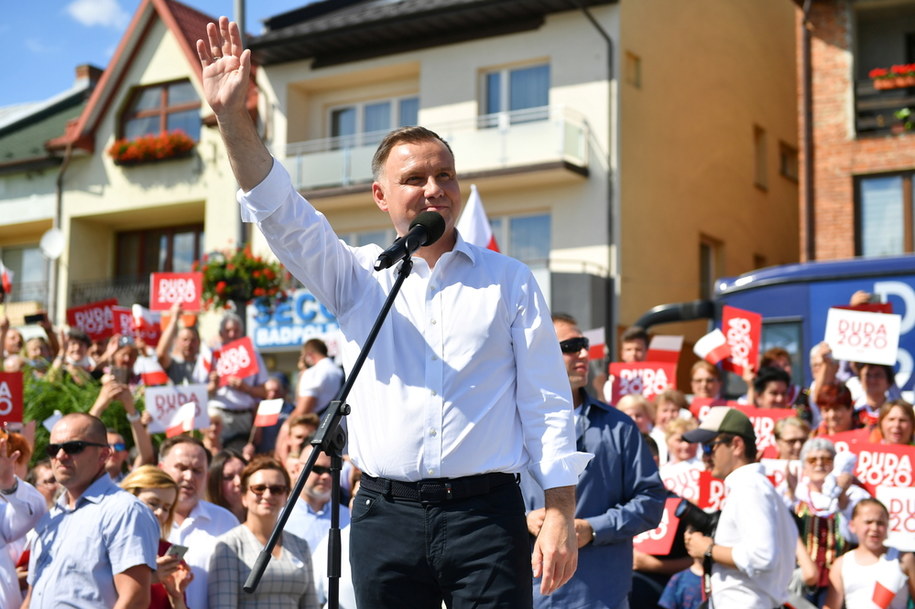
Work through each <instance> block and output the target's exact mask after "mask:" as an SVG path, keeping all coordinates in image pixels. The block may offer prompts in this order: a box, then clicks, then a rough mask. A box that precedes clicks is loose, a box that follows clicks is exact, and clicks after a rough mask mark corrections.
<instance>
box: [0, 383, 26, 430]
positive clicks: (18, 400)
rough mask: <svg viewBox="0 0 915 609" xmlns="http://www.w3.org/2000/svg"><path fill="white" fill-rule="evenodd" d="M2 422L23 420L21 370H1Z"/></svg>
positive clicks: (0, 398) (0, 413) (0, 417)
mask: <svg viewBox="0 0 915 609" xmlns="http://www.w3.org/2000/svg"><path fill="white" fill-rule="evenodd" d="M0 422H2V423H21V422H22V373H21V372H0Z"/></svg>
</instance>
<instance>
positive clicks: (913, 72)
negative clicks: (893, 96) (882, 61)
mask: <svg viewBox="0 0 915 609" xmlns="http://www.w3.org/2000/svg"><path fill="white" fill-rule="evenodd" d="M868 76H869V77H870V78H871V80H873V81H874V88H875V89H878V90H886V89H899V88H902V87H915V63H907V64H895V65H892V66H890V67H889V68H874V69H873V70H871V71H870V72H869V73H868Z"/></svg>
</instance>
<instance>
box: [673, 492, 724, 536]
mask: <svg viewBox="0 0 915 609" xmlns="http://www.w3.org/2000/svg"><path fill="white" fill-rule="evenodd" d="M674 514H676V516H677V518H679V519H680V520H684V521H686V524H688V525H689V526H691V527H693V528H694V529H695V530H697V531H699V532H700V533H702V534H703V535H707V536H708V537H714V535H715V529H717V528H718V519H719V518H720V517H721V511H717V512H712V513H711V514H710V513H708V512H705V511H703V510H701V509H699V508H697V507H696V506H695V505H693V504H692V503H690V502H689V501H687V500H686V499H681V500H680V504H679V505H678V506H677V509H676V511H675V512H674Z"/></svg>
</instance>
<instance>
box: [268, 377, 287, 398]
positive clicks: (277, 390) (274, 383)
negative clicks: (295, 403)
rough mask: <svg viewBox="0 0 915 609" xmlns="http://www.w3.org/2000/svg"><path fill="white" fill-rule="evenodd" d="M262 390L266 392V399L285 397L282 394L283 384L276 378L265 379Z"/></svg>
mask: <svg viewBox="0 0 915 609" xmlns="http://www.w3.org/2000/svg"><path fill="white" fill-rule="evenodd" d="M264 391H266V392H267V398H266V399H268V400H275V399H277V398H283V397H285V396H284V395H283V386H282V385H281V384H280V382H279V381H278V380H276V379H267V382H266V383H264Z"/></svg>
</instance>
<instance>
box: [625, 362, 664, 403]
mask: <svg viewBox="0 0 915 609" xmlns="http://www.w3.org/2000/svg"><path fill="white" fill-rule="evenodd" d="M610 374H612V375H613V385H612V387H613V390H612V392H611V396H610V403H611V404H616V403H617V402H619V401H620V398H621V397H623V396H624V395H629V394H631V393H638V394H641V395H642V396H644V397H645V399H646V400H650V399H651V398H653V397H654V396H656V395H657V394H659V393H661V392H662V391H664V390H665V389H676V387H677V366H676V364H669V363H665V362H632V363H623V362H614V363H612V364H610Z"/></svg>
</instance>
